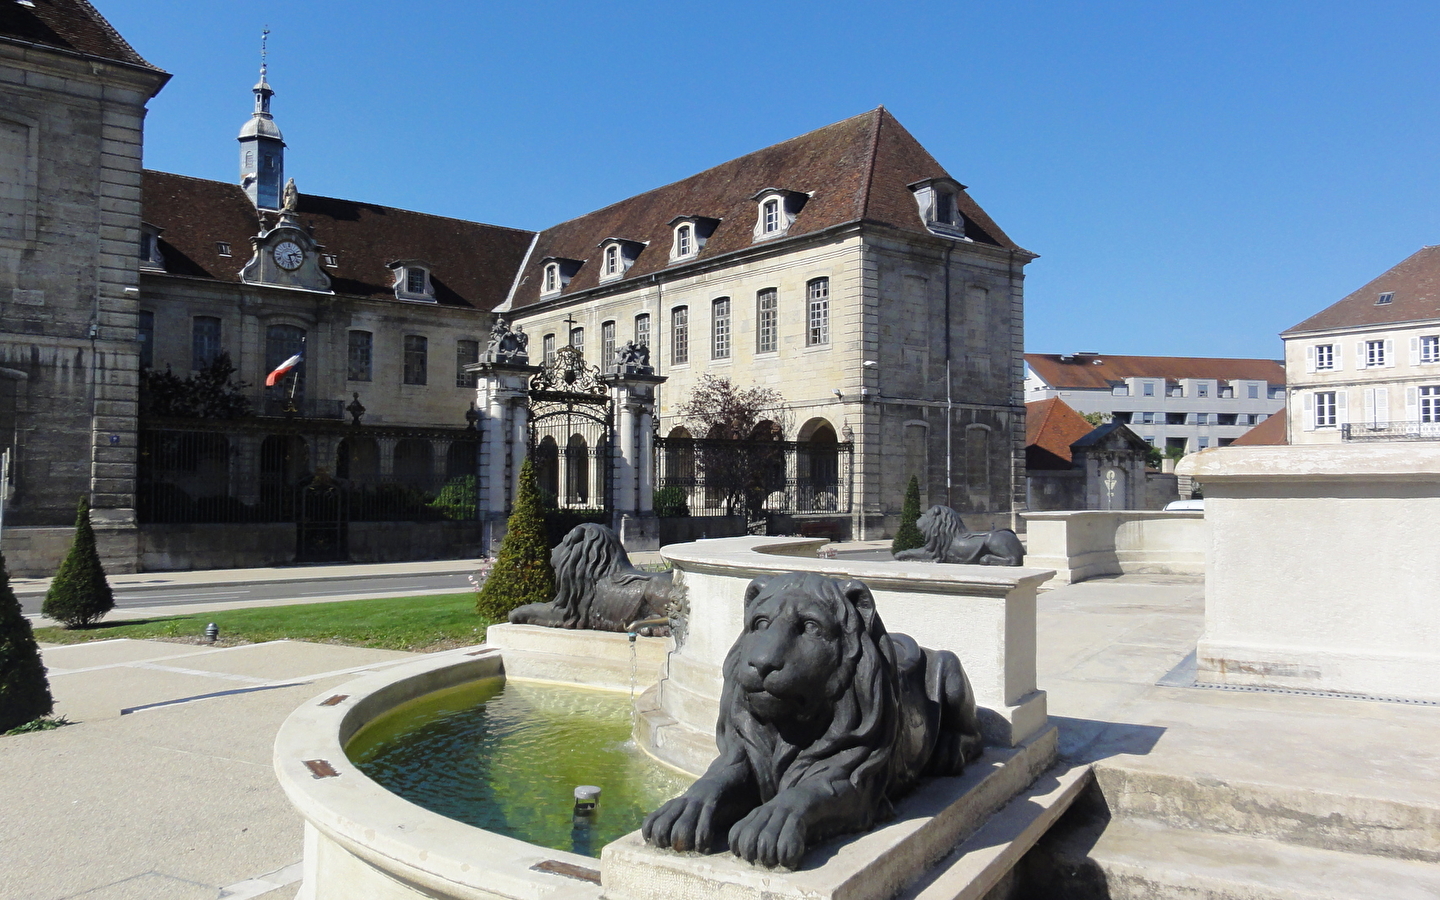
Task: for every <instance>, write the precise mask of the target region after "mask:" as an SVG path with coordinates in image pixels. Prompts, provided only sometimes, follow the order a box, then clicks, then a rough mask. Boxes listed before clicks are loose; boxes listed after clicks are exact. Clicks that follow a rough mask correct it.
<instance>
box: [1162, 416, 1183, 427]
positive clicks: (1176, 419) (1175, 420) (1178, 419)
mask: <svg viewBox="0 0 1440 900" xmlns="http://www.w3.org/2000/svg"><path fill="white" fill-rule="evenodd" d="M1165 424H1166V425H1184V424H1185V414H1184V413H1166V414H1165Z"/></svg>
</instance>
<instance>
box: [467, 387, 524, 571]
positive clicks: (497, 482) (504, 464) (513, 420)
mask: <svg viewBox="0 0 1440 900" xmlns="http://www.w3.org/2000/svg"><path fill="white" fill-rule="evenodd" d="M465 371H466V372H470V373H473V374H474V375H476V376H477V377H476V386H475V411H476V413H477V417H476V421H475V426H476V428H477V429H478V430H479V432H480V459H479V462H478V467H477V475H478V477H477V478H476V479H475V481H476V491H477V493H478V494H479V496H478V498H477V499H478V504H477V506H478V509H479V513H478V515H479V517H480V521H481V523H482V527H483V536H482V539H481V546H482V547H483V548H484V550H483V552H484V553H485V554H486V555H487V556H494V555H495V554H496V553H498V552H499V550H500V539H501V538H502V537H503V536H504V534H505V520H506V517H507V516H508V515H509V513H510V507H511V504H512V503H513V502H514V499H515V490H516V487H517V485H518V479H519V473H520V466H521V465H522V464H523V463H524V462H525V454H526V450H527V443H528V441H527V432H526V426H527V424H528V421H527V416H528V415H529V406H528V402H527V400H528V397H529V389H530V378H531V376H532V375H534V374H535V373H536V372H538V371H540V369H539V367H538V366H530V365H525V364H523V363H515V362H479V363H472V364H471V365H468V366H466V367H465Z"/></svg>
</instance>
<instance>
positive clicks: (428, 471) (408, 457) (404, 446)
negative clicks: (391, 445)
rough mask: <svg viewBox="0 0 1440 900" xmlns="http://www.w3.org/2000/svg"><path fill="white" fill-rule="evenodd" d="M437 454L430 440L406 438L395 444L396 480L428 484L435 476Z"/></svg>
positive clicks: (405, 482) (394, 468)
mask: <svg viewBox="0 0 1440 900" xmlns="http://www.w3.org/2000/svg"><path fill="white" fill-rule="evenodd" d="M434 467H435V454H434V451H433V450H432V449H431V447H430V442H429V441H426V440H422V439H420V438H406V439H405V440H403V441H399V442H397V443H396V444H395V465H394V467H393V468H392V470H391V471H393V472H394V473H395V480H396V481H398V482H401V483H404V484H413V485H428V484H429V483H430V481H431V479H432V478H433V477H434V470H435V469H434Z"/></svg>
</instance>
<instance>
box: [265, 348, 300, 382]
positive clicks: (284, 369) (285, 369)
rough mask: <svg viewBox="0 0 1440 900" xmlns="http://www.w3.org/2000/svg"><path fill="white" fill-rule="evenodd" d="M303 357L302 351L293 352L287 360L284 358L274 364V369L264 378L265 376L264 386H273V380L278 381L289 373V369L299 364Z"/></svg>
mask: <svg viewBox="0 0 1440 900" xmlns="http://www.w3.org/2000/svg"><path fill="white" fill-rule="evenodd" d="M304 359H305V354H303V353H297V354H295V355H294V356H292V357H290V358H289V359H287V360H285V361H284V362H282V363H281V364H280V365H278V366H276V367H275V371H273V372H271V373H270V374H269V375H268V376H266V378H265V386H266V387H274V386H275V382H277V381H279V380H280V379H282V378H284V377H285V376H286V375H288V374H290V370H291V369H293V368H295V367H296V366H298V365H300V363H301V362H303V361H304Z"/></svg>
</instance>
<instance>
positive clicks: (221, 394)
mask: <svg viewBox="0 0 1440 900" xmlns="http://www.w3.org/2000/svg"><path fill="white" fill-rule="evenodd" d="M234 374H235V364H234V363H232V362H231V361H230V354H228V353H221V354H219V355H218V356H216V357H215V358H214V359H212V360H211V361H210V363H209V364H208V365H206V366H205V367H204V368H203V369H201V370H200V371H198V372H196V373H195V374H194V375H190V376H186V377H185V378H181V377H180V376H179V375H176V374H175V373H174V372H172V371H170V367H169V366H166V367H165V371H163V372H161V371H160V370H158V369H141V370H140V414H141V415H142V416H169V417H173V418H182V419H239V418H242V417H244V416H248V415H250V398H249V397H247V396H245V389H246V388H248V387H249V386H250V385H249V383H247V382H244V381H235V382H233V383H232V382H231V381H230V378H231V376H233V375H234Z"/></svg>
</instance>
